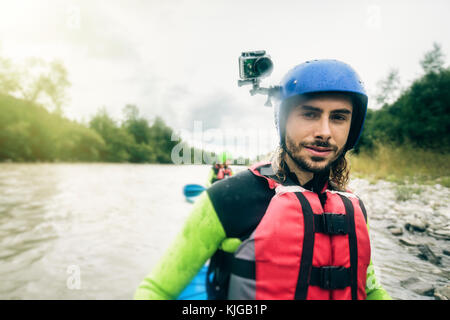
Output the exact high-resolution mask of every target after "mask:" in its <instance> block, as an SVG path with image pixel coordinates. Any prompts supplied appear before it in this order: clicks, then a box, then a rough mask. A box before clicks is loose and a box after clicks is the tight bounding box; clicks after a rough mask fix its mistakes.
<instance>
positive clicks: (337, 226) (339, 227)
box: [323, 213, 348, 234]
mask: <svg viewBox="0 0 450 320" xmlns="http://www.w3.org/2000/svg"><path fill="white" fill-rule="evenodd" d="M323 230H324V231H325V233H328V234H347V233H348V226H347V219H346V215H345V214H336V213H324V214H323Z"/></svg>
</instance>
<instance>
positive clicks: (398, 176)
mask: <svg viewBox="0 0 450 320" xmlns="http://www.w3.org/2000/svg"><path fill="white" fill-rule="evenodd" d="M348 158H349V160H350V167H351V172H352V174H353V176H355V177H359V178H365V179H368V180H369V181H372V182H375V181H377V180H380V179H383V180H386V181H391V182H395V183H399V184H405V185H409V184H421V185H434V184H440V185H442V186H444V187H448V188H449V187H450V154H449V153H441V152H439V151H430V150H421V149H417V148H413V147H411V146H408V145H381V144H378V145H376V146H375V148H374V150H372V151H370V152H368V151H366V152H363V151H362V152H361V153H360V154H358V155H356V154H350V155H349V157H348Z"/></svg>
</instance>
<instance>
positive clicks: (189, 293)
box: [178, 264, 208, 300]
mask: <svg viewBox="0 0 450 320" xmlns="http://www.w3.org/2000/svg"><path fill="white" fill-rule="evenodd" d="M207 271H208V266H207V265H206V264H205V265H204V266H203V267H202V268H201V270H200V271H199V272H198V273H197V275H196V276H195V277H194V279H192V281H191V282H190V283H189V284H188V285H187V287H186V288H185V289H184V290H183V292H182V293H181V294H180V296H179V297H178V300H208V296H207V294H206V273H207Z"/></svg>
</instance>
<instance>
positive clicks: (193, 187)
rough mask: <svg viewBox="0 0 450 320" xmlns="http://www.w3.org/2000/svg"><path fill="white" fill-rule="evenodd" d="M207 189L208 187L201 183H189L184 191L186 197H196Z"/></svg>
mask: <svg viewBox="0 0 450 320" xmlns="http://www.w3.org/2000/svg"><path fill="white" fill-rule="evenodd" d="M205 190H206V188H205V187H204V186H201V185H199V184H187V185H185V186H184V188H183V193H184V195H185V196H186V197H196V196H198V195H200V193H202V192H203V191H205Z"/></svg>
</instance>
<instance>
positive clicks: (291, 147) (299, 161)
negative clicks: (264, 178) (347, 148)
mask: <svg viewBox="0 0 450 320" xmlns="http://www.w3.org/2000/svg"><path fill="white" fill-rule="evenodd" d="M305 146H317V147H324V148H330V149H332V150H333V151H334V152H335V153H336V157H335V158H334V159H332V160H329V161H328V162H327V163H326V164H325V165H323V166H314V165H313V164H311V163H308V162H307V160H306V159H305V158H304V157H302V156H300V155H298V156H296V154H299V153H300V151H301V149H302V148H305ZM343 150H344V149H343V148H342V149H341V150H339V152H337V147H336V146H333V145H330V144H329V143H328V142H323V141H320V140H316V141H314V142H313V143H300V145H296V144H295V143H294V141H292V139H291V138H290V137H289V136H288V135H286V145H285V151H286V153H287V154H288V155H289V156H290V157H291V159H292V160H293V161H294V162H295V164H296V165H297V166H299V168H300V169H302V170H305V171H309V172H312V173H315V174H317V173H326V172H330V169H331V167H332V166H333V164H334V163H335V162H336V161H337V160H338V159H339V158H340V156H341V155H342V153H343ZM310 159H311V161H312V162H313V163H314V162H315V163H318V162H322V161H323V160H324V158H323V157H318V156H311V157H310Z"/></svg>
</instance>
